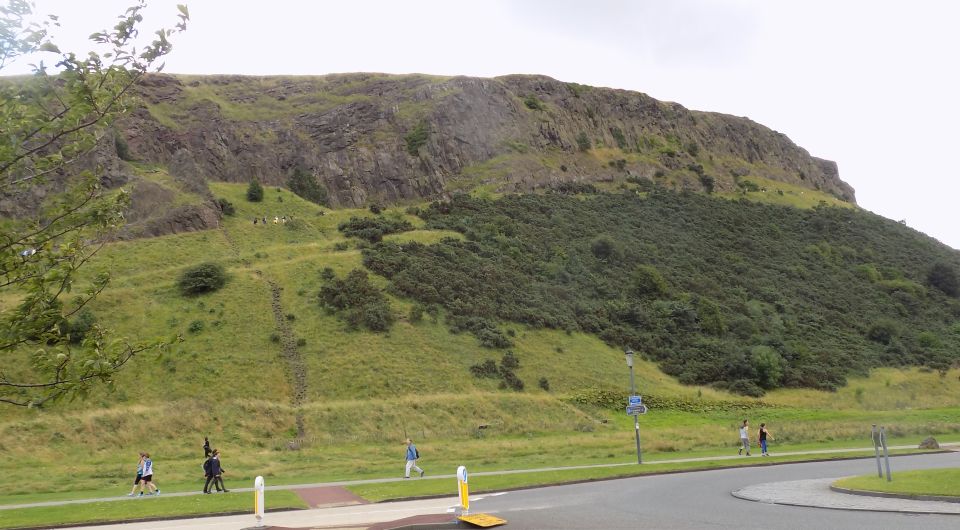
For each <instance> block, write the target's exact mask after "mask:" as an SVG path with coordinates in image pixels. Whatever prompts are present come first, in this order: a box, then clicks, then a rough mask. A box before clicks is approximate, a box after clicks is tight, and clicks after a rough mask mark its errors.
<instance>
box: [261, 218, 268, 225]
mask: <svg viewBox="0 0 960 530" xmlns="http://www.w3.org/2000/svg"><path fill="white" fill-rule="evenodd" d="M260 224H262V225H266V224H267V218H266V217H261V218H260Z"/></svg>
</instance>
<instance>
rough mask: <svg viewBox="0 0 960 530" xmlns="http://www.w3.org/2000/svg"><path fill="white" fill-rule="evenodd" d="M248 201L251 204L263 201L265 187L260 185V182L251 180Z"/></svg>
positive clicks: (248, 188)
mask: <svg viewBox="0 0 960 530" xmlns="http://www.w3.org/2000/svg"><path fill="white" fill-rule="evenodd" d="M247 200H248V201H250V202H262V201H263V186H262V185H260V181H259V180H257V179H251V180H250V184H249V185H248V186H247Z"/></svg>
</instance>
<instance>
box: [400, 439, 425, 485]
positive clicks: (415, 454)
mask: <svg viewBox="0 0 960 530" xmlns="http://www.w3.org/2000/svg"><path fill="white" fill-rule="evenodd" d="M418 458H420V451H417V446H415V445H413V440H411V439H410V438H407V468H406V470H405V471H404V473H403V478H410V470H411V469H413V470H414V471H416V472H418V473H420V476H421V477H423V470H422V469H420V466H418V465H417V459H418Z"/></svg>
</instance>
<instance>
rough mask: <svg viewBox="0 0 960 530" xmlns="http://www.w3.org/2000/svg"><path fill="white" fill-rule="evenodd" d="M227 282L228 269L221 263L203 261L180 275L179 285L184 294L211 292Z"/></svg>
mask: <svg viewBox="0 0 960 530" xmlns="http://www.w3.org/2000/svg"><path fill="white" fill-rule="evenodd" d="M226 283H227V271H226V270H224V268H223V265H220V264H219V263H202V264H200V265H197V266H196V267H191V268H189V269H187V270H186V271H184V272H183V274H181V275H180V280H179V281H178V282H177V287H178V288H179V289H180V292H181V293H183V294H184V295H187V296H190V295H197V294H203V293H210V292H213V291H216V290H218V289H220V288H221V287H223V286H224V285H225V284H226Z"/></svg>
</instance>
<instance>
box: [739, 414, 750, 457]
mask: <svg viewBox="0 0 960 530" xmlns="http://www.w3.org/2000/svg"><path fill="white" fill-rule="evenodd" d="M749 431H750V427H749V426H748V425H747V420H743V425H741V426H740V444H741V447H740V451H738V452H737V454H738V455H742V454H743V450H744V449H746V450H747V456H750V432H749Z"/></svg>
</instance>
